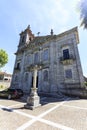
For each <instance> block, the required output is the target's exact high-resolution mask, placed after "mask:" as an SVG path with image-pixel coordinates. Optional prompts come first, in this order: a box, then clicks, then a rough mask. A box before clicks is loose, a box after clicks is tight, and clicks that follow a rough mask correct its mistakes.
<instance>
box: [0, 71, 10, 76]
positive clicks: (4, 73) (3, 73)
mask: <svg viewBox="0 0 87 130" xmlns="http://www.w3.org/2000/svg"><path fill="white" fill-rule="evenodd" d="M0 75H5V76H10V77H11V76H12V74H8V73H6V72H0Z"/></svg>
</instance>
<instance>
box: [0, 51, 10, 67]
mask: <svg viewBox="0 0 87 130" xmlns="http://www.w3.org/2000/svg"><path fill="white" fill-rule="evenodd" d="M7 62H8V54H7V53H6V51H4V50H2V49H0V68H2V67H3V66H4V65H5V64H6V63H7Z"/></svg>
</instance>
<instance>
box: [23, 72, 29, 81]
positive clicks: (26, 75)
mask: <svg viewBox="0 0 87 130" xmlns="http://www.w3.org/2000/svg"><path fill="white" fill-rule="evenodd" d="M24 81H28V73H25V75H24Z"/></svg>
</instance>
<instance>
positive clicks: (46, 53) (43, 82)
mask: <svg viewBox="0 0 87 130" xmlns="http://www.w3.org/2000/svg"><path fill="white" fill-rule="evenodd" d="M78 44H79V36H78V28H77V27H74V28H72V29H70V30H67V31H65V32H63V33H61V34H58V35H55V34H54V32H53V29H51V32H50V33H49V35H46V36H39V33H38V36H35V35H34V34H33V33H32V31H31V28H30V25H29V26H28V27H27V28H26V29H25V30H24V31H22V32H21V33H20V40H19V44H18V49H17V51H16V53H15V55H16V59H15V65H14V71H13V76H12V82H11V87H14V88H21V89H22V90H23V91H24V92H25V93H30V91H31V88H32V83H33V70H32V67H34V66H35V65H37V66H38V68H39V69H38V72H37V83H36V84H37V85H36V87H37V88H38V93H45V94H46V93H48V94H51V93H54V94H55V93H60V92H62V93H65V94H67V93H69V94H73V93H75V92H76V91H74V90H75V89H76V88H81V87H83V83H84V78H83V72H82V67H81V62H80V57H79V52H78ZM39 66H41V67H39Z"/></svg>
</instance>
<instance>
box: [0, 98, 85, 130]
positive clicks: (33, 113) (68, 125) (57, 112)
mask: <svg viewBox="0 0 87 130" xmlns="http://www.w3.org/2000/svg"><path fill="white" fill-rule="evenodd" d="M25 101H26V99H25V97H23V98H22V99H20V100H6V99H0V130H87V100H83V99H78V98H76V99H74V98H73V99H72V98H68V97H66V98H64V99H62V100H58V99H56V98H49V97H48V98H47V97H42V98H41V103H42V106H40V107H38V108H36V109H35V110H29V109H25V108H24V104H25V103H26V102H25Z"/></svg>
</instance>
